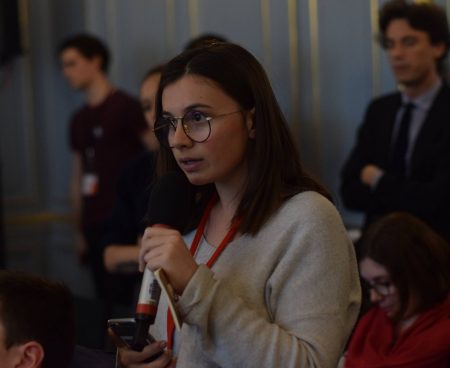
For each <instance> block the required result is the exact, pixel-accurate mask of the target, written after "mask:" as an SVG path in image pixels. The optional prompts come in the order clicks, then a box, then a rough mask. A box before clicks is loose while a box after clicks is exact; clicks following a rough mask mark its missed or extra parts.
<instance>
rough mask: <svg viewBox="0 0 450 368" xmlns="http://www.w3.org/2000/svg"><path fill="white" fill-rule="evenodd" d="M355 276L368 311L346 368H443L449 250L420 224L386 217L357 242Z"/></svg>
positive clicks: (449, 313)
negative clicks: (362, 286) (357, 270)
mask: <svg viewBox="0 0 450 368" xmlns="http://www.w3.org/2000/svg"><path fill="white" fill-rule="evenodd" d="M360 243H361V259H360V262H359V265H360V273H361V276H362V279H363V281H364V284H365V286H366V289H367V290H368V291H369V292H370V301H371V302H372V304H373V307H372V308H371V309H370V310H369V311H368V312H367V313H366V314H365V315H364V316H363V317H362V319H361V320H360V321H359V323H358V324H357V326H356V329H355V331H354V334H353V336H352V338H351V340H350V344H349V348H348V351H347V354H346V358H345V367H348V368H361V367H364V368H375V367H376V368H392V367H396V368H447V367H448V366H449V363H450V318H449V317H450V247H449V246H448V244H447V243H446V241H445V240H444V239H443V238H441V237H440V236H439V235H437V234H436V233H435V232H434V231H433V230H432V229H431V228H430V227H429V226H428V225H427V224H425V223H424V222H423V221H421V220H419V219H417V218H415V217H413V216H412V215H410V214H408V213H402V212H397V213H392V214H390V215H387V216H386V217H383V218H382V219H380V220H379V221H377V222H375V223H373V224H372V225H370V226H369V228H368V230H367V232H366V233H365V234H364V235H363V237H362V239H361V242H360Z"/></svg>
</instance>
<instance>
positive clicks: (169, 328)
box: [167, 194, 241, 349]
mask: <svg viewBox="0 0 450 368" xmlns="http://www.w3.org/2000/svg"><path fill="white" fill-rule="evenodd" d="M217 200H218V196H217V194H214V195H213V197H212V198H211V200H210V201H209V203H208V206H207V207H206V209H205V212H204V213H203V216H202V219H201V220H200V224H199V226H198V228H197V231H196V232H195V236H194V239H193V240H192V245H191V248H190V252H191V255H192V257H194V255H195V252H196V251H197V249H198V247H199V245H200V239H201V238H202V235H203V232H204V230H205V227H206V223H207V222H208V219H209V215H210V213H211V210H212V208H213V207H214V205H215V204H216V203H217ZM240 223H241V220H240V219H238V220H235V221H233V223H232V224H231V227H230V230H228V233H227V234H226V235H225V237H224V238H223V240H222V242H221V243H220V244H219V246H218V247H217V249H216V251H215V252H214V253H213V255H212V256H211V258H210V259H209V260H208V262H207V263H206V266H207V267H208V268H211V267H212V266H213V265H214V263H216V261H217V259H218V258H219V256H220V255H221V254H222V252H223V251H224V250H225V248H226V247H227V246H228V244H230V243H231V242H232V240H233V238H234V236H235V235H236V233H237V231H238V228H239V225H240ZM174 332H175V323H174V322H173V317H172V313H170V309H167V345H168V347H169V349H172V348H173V335H174Z"/></svg>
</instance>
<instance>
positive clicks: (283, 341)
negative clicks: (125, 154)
mask: <svg viewBox="0 0 450 368" xmlns="http://www.w3.org/2000/svg"><path fill="white" fill-rule="evenodd" d="M189 238H191V237H189ZM188 244H190V243H189V242H188ZM206 251H208V250H206ZM201 252H202V246H201V247H200V249H199V256H201ZM162 304H164V305H167V304H166V303H162ZM359 305H360V288H359V280H358V271H357V265H356V261H355V256H354V251H353V245H352V244H351V242H350V240H349V238H348V236H347V233H346V230H345V228H344V226H343V224H342V221H341V218H340V216H339V214H338V212H337V211H336V209H335V207H334V206H333V204H331V203H330V202H329V201H328V200H327V199H325V198H324V197H322V196H321V195H319V194H317V193H315V192H304V193H301V194H298V195H296V196H294V197H293V198H291V199H290V200H288V201H287V202H286V203H285V204H284V205H283V207H282V208H281V209H280V210H279V211H278V212H277V213H276V214H275V215H274V216H273V217H272V218H271V219H270V220H269V222H268V223H267V224H266V225H265V226H264V227H263V229H262V230H261V231H260V232H259V233H258V234H257V235H256V236H254V237H251V236H247V235H244V236H241V237H239V238H236V239H235V240H234V241H233V242H231V243H230V244H229V245H228V247H227V248H226V249H225V251H224V252H223V253H222V255H221V256H220V257H219V259H218V260H217V262H216V264H215V265H214V266H213V268H212V270H210V269H208V268H207V267H206V266H204V265H201V266H200V267H199V268H198V270H197V271H196V273H195V274H194V276H193V277H192V279H191V280H190V282H189V284H188V285H187V287H186V289H185V290H184V292H183V295H182V296H181V297H180V299H179V301H178V308H179V310H180V312H181V315H182V316H183V318H184V324H183V327H182V330H181V336H178V338H179V349H178V350H179V351H178V354H177V355H178V362H177V367H180V368H189V367H195V368H201V367H230V368H231V367H233V368H236V367H245V368H251V367H258V368H263V367H280V368H289V367H320V368H327V367H333V368H334V367H336V366H337V364H338V361H339V356H340V354H341V353H342V350H343V349H344V345H345V343H346V341H347V338H348V337H349V334H350V332H351V330H352V328H353V325H354V323H355V321H356V318H357V315H358V311H359ZM160 307H162V308H160V309H159V313H158V318H157V321H156V324H155V326H153V327H152V333H153V334H154V335H155V336H156V337H157V338H159V339H166V338H167V337H166V325H165V321H166V318H165V316H166V311H167V309H166V308H164V306H160ZM177 345H178V344H177Z"/></svg>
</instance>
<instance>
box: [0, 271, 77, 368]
mask: <svg viewBox="0 0 450 368" xmlns="http://www.w3.org/2000/svg"><path fill="white" fill-rule="evenodd" d="M74 333H75V331H74V306H73V300H72V295H71V293H70V291H69V290H68V289H67V287H65V286H64V285H62V284H60V283H56V282H52V281H48V280H45V279H43V278H41V277H38V276H34V275H30V274H26V273H23V272H15V271H5V270H1V271H0V367H2V368H65V367H67V366H68V364H69V362H70V360H71V358H72V355H73V351H74V344H75V339H74Z"/></svg>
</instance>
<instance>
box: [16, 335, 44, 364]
mask: <svg viewBox="0 0 450 368" xmlns="http://www.w3.org/2000/svg"><path fill="white" fill-rule="evenodd" d="M17 348H18V352H19V353H20V360H19V361H18V365H16V368H40V367H41V366H42V361H43V360H44V355H45V353H44V348H43V347H42V345H41V344H39V343H38V342H37V341H28V342H26V343H25V344H22V345H20V346H18V347H17Z"/></svg>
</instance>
